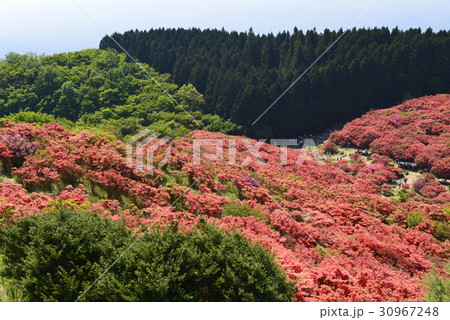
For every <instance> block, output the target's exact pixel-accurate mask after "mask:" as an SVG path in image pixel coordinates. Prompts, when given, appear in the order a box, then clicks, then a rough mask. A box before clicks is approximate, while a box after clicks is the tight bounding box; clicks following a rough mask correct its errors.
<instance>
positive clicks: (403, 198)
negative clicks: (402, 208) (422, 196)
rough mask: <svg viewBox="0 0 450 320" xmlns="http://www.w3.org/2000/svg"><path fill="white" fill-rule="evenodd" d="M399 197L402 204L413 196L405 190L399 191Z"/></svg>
mask: <svg viewBox="0 0 450 320" xmlns="http://www.w3.org/2000/svg"><path fill="white" fill-rule="evenodd" d="M397 197H398V200H399V201H400V202H406V201H408V199H409V198H411V195H410V194H409V193H408V192H407V191H405V190H399V191H398V192H397Z"/></svg>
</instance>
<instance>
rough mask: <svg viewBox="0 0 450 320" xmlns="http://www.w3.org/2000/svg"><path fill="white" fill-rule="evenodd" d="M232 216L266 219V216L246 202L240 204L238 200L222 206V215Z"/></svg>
mask: <svg viewBox="0 0 450 320" xmlns="http://www.w3.org/2000/svg"><path fill="white" fill-rule="evenodd" d="M225 216H234V217H250V216H254V217H257V218H259V219H261V220H266V219H267V217H266V216H265V215H264V214H263V213H261V212H259V211H258V210H256V209H253V208H251V207H250V206H249V205H248V204H246V203H245V204H242V203H238V202H233V203H228V204H226V205H224V206H223V209H222V217H225Z"/></svg>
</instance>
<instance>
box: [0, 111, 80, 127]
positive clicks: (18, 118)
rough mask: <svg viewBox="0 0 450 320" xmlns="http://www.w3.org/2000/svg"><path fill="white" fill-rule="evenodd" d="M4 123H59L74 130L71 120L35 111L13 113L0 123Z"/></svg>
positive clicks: (0, 120)
mask: <svg viewBox="0 0 450 320" xmlns="http://www.w3.org/2000/svg"><path fill="white" fill-rule="evenodd" d="M2 121H12V122H16V123H19V122H25V123H37V124H44V123H54V122H58V123H59V124H61V125H62V126H64V127H66V128H73V127H74V123H73V122H72V121H70V120H67V119H65V118H55V116H53V115H51V114H47V113H41V112H34V111H22V112H18V113H13V114H10V115H8V116H5V117H3V118H1V119H0V122H2Z"/></svg>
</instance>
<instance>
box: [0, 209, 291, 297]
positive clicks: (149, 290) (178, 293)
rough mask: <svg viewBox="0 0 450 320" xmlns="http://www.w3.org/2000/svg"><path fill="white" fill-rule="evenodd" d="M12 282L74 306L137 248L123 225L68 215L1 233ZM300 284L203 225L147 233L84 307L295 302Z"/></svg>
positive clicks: (265, 255) (256, 250) (246, 245)
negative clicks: (183, 230)
mask: <svg viewBox="0 0 450 320" xmlns="http://www.w3.org/2000/svg"><path fill="white" fill-rule="evenodd" d="M1 241H2V254H3V256H4V265H5V269H4V275H5V276H6V277H8V278H9V279H12V280H14V281H15V282H16V283H17V284H18V286H19V287H20V289H21V290H22V291H23V298H24V299H25V300H30V301H74V300H76V299H77V297H79V296H80V295H81V294H82V293H83V292H84V290H85V289H86V288H88V287H89V285H90V284H91V283H92V282H93V281H95V280H96V279H97V278H98V277H99V276H100V275H101V274H102V273H103V271H104V270H106V269H107V268H108V267H109V266H110V265H111V263H112V262H113V261H115V260H116V259H117V257H118V256H119V255H120V254H121V253H122V252H124V250H125V249H126V248H127V247H128V246H129V244H131V243H133V242H134V241H135V238H134V237H133V236H132V235H131V234H130V232H129V231H128V230H127V229H126V228H125V227H124V226H123V225H122V224H119V223H115V222H112V221H110V220H108V219H106V218H101V217H99V216H96V215H93V214H89V213H80V212H74V211H70V210H62V211H59V212H56V213H52V214H47V215H42V216H33V217H27V218H25V219H23V220H22V221H20V222H19V223H18V224H17V225H16V226H12V227H9V228H6V229H5V230H3V231H2V233H1ZM294 291H295V290H294V288H293V285H292V283H290V282H288V281H287V279H286V276H285V274H284V273H283V271H282V270H281V269H280V268H279V266H278V265H277V264H276V263H275V262H274V260H273V257H272V256H271V254H270V253H269V252H268V251H267V250H266V249H264V248H262V247H261V246H259V245H256V244H252V243H251V242H249V241H248V240H245V239H243V238H242V236H241V235H239V234H237V233H225V232H224V231H223V230H220V229H217V228H216V227H214V226H213V225H210V224H206V223H204V222H201V223H199V225H197V226H196V228H194V229H193V230H192V231H190V232H188V233H181V232H179V231H178V230H177V227H176V225H173V226H171V228H169V229H167V230H165V231H164V232H163V233H158V232H152V233H148V234H146V235H145V236H144V237H142V238H141V239H140V240H139V241H137V242H136V243H135V244H134V246H132V247H131V249H130V250H129V251H127V252H126V254H124V255H123V256H122V257H121V259H119V260H118V262H117V263H116V264H114V265H113V266H112V267H111V268H110V269H109V270H108V272H107V273H106V274H105V275H104V276H103V277H101V278H100V280H99V281H98V282H97V283H96V284H95V285H94V286H93V287H92V288H91V289H90V290H88V291H87V292H86V294H84V295H83V296H82V297H81V299H80V301H288V300H291V297H292V295H293V294H294Z"/></svg>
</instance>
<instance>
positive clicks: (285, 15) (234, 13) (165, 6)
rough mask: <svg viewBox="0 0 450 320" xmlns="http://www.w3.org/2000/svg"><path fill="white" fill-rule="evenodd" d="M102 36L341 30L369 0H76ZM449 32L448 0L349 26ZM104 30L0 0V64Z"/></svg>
mask: <svg viewBox="0 0 450 320" xmlns="http://www.w3.org/2000/svg"><path fill="white" fill-rule="evenodd" d="M76 1H77V2H78V3H79V4H80V6H82V7H83V8H84V9H85V10H86V11H87V12H88V13H89V14H90V15H91V16H92V17H94V18H95V19H96V20H97V21H99V22H100V23H101V24H102V25H103V26H104V27H105V28H106V30H107V31H108V32H109V33H113V32H115V31H117V32H124V31H127V30H130V29H140V30H146V29H150V28H159V27H166V28H169V27H183V28H190V27H198V28H202V29H205V28H217V29H221V28H222V27H224V28H225V29H226V30H228V31H233V30H236V31H247V30H248V29H249V28H250V27H252V28H253V30H254V32H255V33H268V32H273V33H275V34H276V33H278V32H279V31H283V30H289V31H292V30H293V28H294V27H297V28H298V29H302V30H307V29H312V28H314V27H316V29H317V30H318V31H321V30H323V29H324V28H329V29H331V30H335V29H339V28H340V27H342V28H347V27H348V26H350V25H351V24H352V23H353V22H354V21H355V19H356V18H357V17H358V16H359V15H360V14H361V13H362V12H363V11H364V10H365V9H366V8H367V7H369V5H370V4H371V3H373V2H374V0H271V1H268V0H227V1H217V0H189V1H187V0H159V1H156V0H155V1H153V0H149V1H144V0H126V1H124V0H120V1H119V0H76ZM375 26H376V27H382V26H388V27H391V28H392V27H395V26H398V27H399V28H400V29H409V28H410V27H421V28H422V29H426V28H428V27H432V28H433V30H442V29H445V30H450V1H449V0H379V1H378V2H377V3H376V5H375V6H373V7H372V8H371V9H370V10H369V11H368V12H367V13H366V14H365V15H364V16H363V17H362V18H361V20H360V21H359V22H358V23H357V24H356V27H375ZM103 36H104V32H103V31H102V30H101V29H100V28H99V27H98V26H97V25H96V24H95V23H94V22H93V21H92V20H91V19H90V18H89V17H88V16H87V15H86V14H85V13H84V12H83V11H82V10H81V9H80V8H79V7H78V6H77V5H76V4H75V3H74V2H73V0H0V58H3V57H4V55H5V54H6V53H8V52H11V51H12V52H18V53H26V52H35V53H38V54H41V53H45V54H52V53H56V52H67V51H75V50H81V49H86V48H97V47H98V44H99V42H100V40H101V38H102V37H103Z"/></svg>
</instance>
